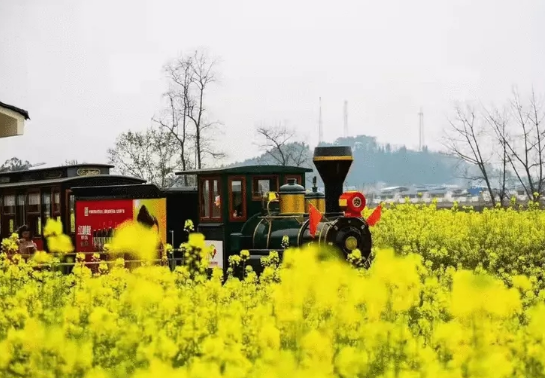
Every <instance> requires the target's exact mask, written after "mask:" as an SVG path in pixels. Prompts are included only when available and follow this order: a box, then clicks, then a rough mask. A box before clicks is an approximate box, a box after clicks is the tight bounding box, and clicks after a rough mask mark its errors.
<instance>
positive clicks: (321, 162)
mask: <svg viewBox="0 0 545 378" xmlns="http://www.w3.org/2000/svg"><path fill="white" fill-rule="evenodd" d="M353 160H354V157H353V156H352V149H351V148H350V147H349V146H332V147H316V148H315V149H314V157H313V158H312V161H313V162H314V165H315V166H316V169H317V170H318V173H319V174H320V177H321V178H322V181H323V182H324V186H325V210H326V213H340V212H341V209H340V207H339V197H340V196H341V194H343V184H344V180H345V179H346V175H347V174H348V171H349V170H350V166H351V165H352V161H353Z"/></svg>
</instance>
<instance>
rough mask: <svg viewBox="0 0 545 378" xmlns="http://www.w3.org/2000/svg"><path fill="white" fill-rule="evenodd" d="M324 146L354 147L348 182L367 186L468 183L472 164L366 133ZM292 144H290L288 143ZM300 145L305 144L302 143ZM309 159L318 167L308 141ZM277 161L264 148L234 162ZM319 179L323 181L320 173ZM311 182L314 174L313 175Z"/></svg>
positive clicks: (357, 185)
mask: <svg viewBox="0 0 545 378" xmlns="http://www.w3.org/2000/svg"><path fill="white" fill-rule="evenodd" d="M320 145H321V146H331V145H347V146H350V147H352V153H353V155H354V163H353V164H352V167H351V168H350V172H349V174H348V177H347V179H346V182H345V183H346V185H348V186H356V187H358V188H361V187H364V186H376V185H386V186H390V185H412V184H415V185H434V184H437V185H442V184H467V180H463V179H461V178H460V177H462V176H463V175H462V174H461V172H464V171H467V170H468V169H470V168H471V167H470V166H469V165H468V164H466V163H464V162H461V161H460V160H458V159H456V158H453V157H451V156H448V155H446V154H444V153H442V152H436V151H429V150H427V149H425V150H424V151H421V152H420V151H414V150H410V149H407V148H406V147H404V146H403V147H393V146H391V145H390V144H379V143H378V142H377V141H376V138H374V137H369V136H366V135H359V136H356V137H349V138H339V139H337V140H336V141H335V142H333V143H322V144H320ZM286 148H289V146H286ZM298 148H301V145H300V144H298ZM303 148H304V149H305V152H304V153H305V154H306V156H307V159H306V162H305V163H304V164H303V166H307V167H310V168H314V165H313V164H312V153H313V151H312V150H311V149H310V148H309V147H308V145H304V147H303ZM255 164H275V162H274V159H271V158H270V155H269V154H267V153H266V152H264V153H263V154H261V155H260V156H257V157H255V158H251V159H247V160H245V161H242V162H237V163H234V164H232V165H230V166H239V165H255ZM315 175H317V176H318V181H319V183H321V180H320V177H319V175H318V174H317V172H315ZM309 176H310V177H309V182H310V180H311V177H312V175H309ZM308 186H309V185H308V182H307V187H308Z"/></svg>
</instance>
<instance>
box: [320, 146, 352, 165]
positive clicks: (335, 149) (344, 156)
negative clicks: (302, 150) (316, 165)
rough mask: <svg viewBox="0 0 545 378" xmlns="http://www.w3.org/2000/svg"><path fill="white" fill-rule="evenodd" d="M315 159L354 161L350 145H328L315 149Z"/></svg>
mask: <svg viewBox="0 0 545 378" xmlns="http://www.w3.org/2000/svg"><path fill="white" fill-rule="evenodd" d="M312 160H313V161H315V162H316V161H347V160H348V161H353V160H354V157H353V156H352V148H351V147H350V146H326V147H316V148H315V149H314V156H313V157H312Z"/></svg>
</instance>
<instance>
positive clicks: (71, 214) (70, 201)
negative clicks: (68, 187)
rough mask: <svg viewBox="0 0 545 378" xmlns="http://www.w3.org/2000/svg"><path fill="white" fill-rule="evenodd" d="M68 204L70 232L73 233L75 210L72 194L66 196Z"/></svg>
mask: <svg viewBox="0 0 545 378" xmlns="http://www.w3.org/2000/svg"><path fill="white" fill-rule="evenodd" d="M68 198H69V200H68V206H69V209H70V232H71V233H72V234H74V233H75V232H76V210H75V198H74V195H73V194H70V196H69V197H68Z"/></svg>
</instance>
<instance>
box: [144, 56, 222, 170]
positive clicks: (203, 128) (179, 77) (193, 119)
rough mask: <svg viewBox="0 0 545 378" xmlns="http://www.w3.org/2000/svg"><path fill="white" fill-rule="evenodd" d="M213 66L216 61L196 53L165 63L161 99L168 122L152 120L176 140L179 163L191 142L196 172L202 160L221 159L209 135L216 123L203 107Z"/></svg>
mask: <svg viewBox="0 0 545 378" xmlns="http://www.w3.org/2000/svg"><path fill="white" fill-rule="evenodd" d="M216 65H217V60H214V59H211V58H210V57H209V56H208V55H207V54H205V53H202V52H199V51H195V52H194V53H193V54H192V55H187V56H185V55H181V56H180V57H178V58H176V59H174V60H172V61H171V62H169V63H167V64H166V65H165V67H164V71H165V74H166V76H167V79H168V80H169V87H170V88H169V91H168V92H167V94H166V95H165V96H166V97H167V99H168V107H167V108H168V111H167V112H168V113H169V115H170V121H165V118H163V119H156V118H154V121H155V122H157V123H159V124H160V125H161V126H162V127H164V128H165V129H167V130H168V131H169V133H170V135H171V136H172V137H173V138H174V139H176V141H177V143H178V145H179V148H180V150H181V151H180V154H181V160H182V161H187V158H188V157H187V156H186V153H188V154H189V153H190V149H189V148H188V146H189V144H188V143H189V141H191V142H192V144H193V146H194V149H193V152H194V156H195V166H196V167H197V169H201V168H202V166H203V160H204V158H205V157H206V156H210V157H212V158H214V159H218V158H222V157H224V156H225V154H224V153H222V152H219V151H217V150H215V149H214V148H213V147H212V142H213V139H212V135H211V131H212V130H213V129H214V128H215V127H216V126H218V125H220V123H219V122H217V121H212V120H210V117H209V112H208V109H207V107H206V97H207V94H208V91H209V88H210V87H211V86H212V85H213V84H214V83H216V81H217V77H216V73H215V68H216ZM184 164H185V163H184ZM184 169H185V168H184Z"/></svg>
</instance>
